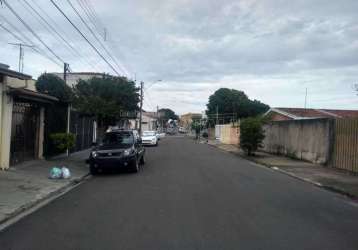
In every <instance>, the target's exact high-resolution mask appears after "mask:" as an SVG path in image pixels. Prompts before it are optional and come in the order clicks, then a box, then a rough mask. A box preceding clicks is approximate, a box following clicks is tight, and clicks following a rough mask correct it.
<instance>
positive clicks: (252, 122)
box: [240, 117, 265, 155]
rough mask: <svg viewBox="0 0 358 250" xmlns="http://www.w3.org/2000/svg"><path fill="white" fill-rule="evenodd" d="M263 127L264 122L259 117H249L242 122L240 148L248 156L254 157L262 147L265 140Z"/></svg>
mask: <svg viewBox="0 0 358 250" xmlns="http://www.w3.org/2000/svg"><path fill="white" fill-rule="evenodd" d="M262 125H263V120H262V119H261V118H258V117H249V118H245V119H243V120H242V121H241V124H240V146H241V148H242V149H244V150H245V151H246V152H247V155H253V154H254V153H255V151H257V149H258V148H259V147H261V146H262V141H263V139H265V134H264V130H263V129H262Z"/></svg>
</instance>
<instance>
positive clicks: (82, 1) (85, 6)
mask: <svg viewBox="0 0 358 250" xmlns="http://www.w3.org/2000/svg"><path fill="white" fill-rule="evenodd" d="M76 1H77V3H78V5H79V6H80V7H81V9H82V10H83V12H84V13H85V15H86V16H87V19H88V20H89V22H90V23H92V25H93V27H94V28H95V30H96V31H97V33H98V35H99V36H100V37H102V36H103V40H104V41H108V37H107V34H108V33H107V32H106V28H105V27H104V25H103V23H102V22H101V20H100V19H99V17H98V15H97V14H96V12H95V10H94V9H93V8H92V6H91V5H90V4H89V1H86V0H76ZM91 10H92V11H91ZM102 31H103V35H102ZM107 44H108V47H109V49H110V50H111V52H112V54H115V53H113V51H114V49H113V47H112V46H111V44H110V43H107ZM118 49H119V52H120V54H121V55H122V56H124V54H123V53H122V51H121V49H120V48H118ZM115 58H116V57H115ZM116 64H117V66H118V67H119V68H121V69H122V71H124V72H125V74H126V75H127V77H129V75H130V72H129V71H128V69H127V68H126V67H125V66H124V65H123V63H122V62H121V61H120V60H119V62H117V61H116ZM118 64H119V65H118Z"/></svg>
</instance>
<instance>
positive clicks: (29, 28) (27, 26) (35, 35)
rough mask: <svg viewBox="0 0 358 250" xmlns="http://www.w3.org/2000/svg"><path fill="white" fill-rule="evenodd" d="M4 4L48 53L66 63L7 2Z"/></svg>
mask: <svg viewBox="0 0 358 250" xmlns="http://www.w3.org/2000/svg"><path fill="white" fill-rule="evenodd" d="M3 3H4V4H5V5H6V7H7V8H8V9H9V10H10V11H11V13H12V14H14V16H15V17H16V18H17V19H18V20H19V21H20V22H21V23H22V24H23V25H24V26H25V27H26V29H27V30H29V31H30V33H31V34H32V35H33V36H34V37H35V38H36V39H37V40H39V41H40V43H41V44H42V45H43V46H45V47H46V48H47V49H48V51H50V53H51V54H52V55H53V56H54V57H56V58H57V59H58V60H59V61H61V62H62V63H64V60H63V59H62V58H61V57H60V56H58V55H57V54H56V53H55V52H54V51H53V50H52V49H51V48H50V47H49V46H48V45H47V44H46V43H45V42H44V41H43V40H42V39H41V37H40V36H39V35H38V34H36V32H35V31H34V30H33V29H32V28H31V27H30V26H29V25H28V24H27V23H26V22H25V21H24V19H22V18H21V17H20V15H19V14H18V13H17V12H16V11H15V10H14V9H13V8H12V7H11V5H10V4H9V3H8V2H7V1H3Z"/></svg>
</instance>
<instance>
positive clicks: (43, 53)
mask: <svg viewBox="0 0 358 250" xmlns="http://www.w3.org/2000/svg"><path fill="white" fill-rule="evenodd" d="M0 16H1V17H2V18H3V19H4V20H5V22H6V23H7V24H8V25H9V26H10V27H11V28H12V29H13V30H15V31H16V32H17V33H18V34H20V35H21V36H22V37H23V38H25V39H23V38H21V37H19V36H18V35H16V34H15V33H14V32H13V31H12V30H10V29H8V28H7V27H6V26H4V25H3V24H0V26H1V27H2V28H3V29H4V30H5V31H7V32H8V33H10V34H11V35H12V36H13V37H15V38H16V39H17V40H19V41H21V42H23V43H29V41H30V43H31V44H33V45H35V43H34V42H33V41H32V40H31V39H29V38H28V37H27V36H26V35H25V34H23V33H22V32H21V31H20V30H19V29H18V28H17V27H16V26H15V25H14V24H12V23H11V22H9V20H8V19H6V18H5V17H4V16H2V15H0ZM31 49H32V50H33V51H35V52H36V53H38V54H39V55H41V56H43V57H46V58H47V59H48V60H50V61H51V62H53V63H54V64H56V65H58V66H61V67H62V65H61V64H60V63H59V62H57V61H56V60H54V59H53V58H52V57H50V56H49V55H47V53H46V51H44V50H43V49H42V48H39V47H31Z"/></svg>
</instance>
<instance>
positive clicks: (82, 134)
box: [70, 111, 94, 152]
mask: <svg viewBox="0 0 358 250" xmlns="http://www.w3.org/2000/svg"><path fill="white" fill-rule="evenodd" d="M93 124H94V118H93V117H91V116H87V115H83V114H81V113H79V112H76V111H71V124H70V132H71V133H72V134H74V135H75V136H76V144H75V147H74V148H73V149H72V150H71V152H76V151H81V150H84V149H87V148H89V147H91V144H92V142H93V133H94V128H93Z"/></svg>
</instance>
